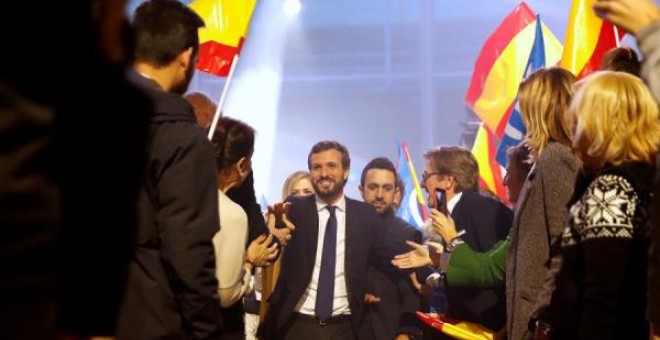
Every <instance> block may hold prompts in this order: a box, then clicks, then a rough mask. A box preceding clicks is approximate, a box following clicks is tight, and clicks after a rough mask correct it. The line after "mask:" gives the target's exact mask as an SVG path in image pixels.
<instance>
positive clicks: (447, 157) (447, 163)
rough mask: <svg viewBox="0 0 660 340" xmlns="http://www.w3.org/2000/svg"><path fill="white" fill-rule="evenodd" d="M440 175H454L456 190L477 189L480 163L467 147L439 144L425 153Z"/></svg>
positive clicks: (425, 156)
mask: <svg viewBox="0 0 660 340" xmlns="http://www.w3.org/2000/svg"><path fill="white" fill-rule="evenodd" d="M424 158H426V159H428V160H429V161H431V164H432V165H433V168H434V169H435V172H436V173H437V174H439V175H445V176H452V177H454V179H455V180H456V192H461V191H464V190H469V189H477V188H478V184H479V164H478V163H477V159H476V158H474V155H472V153H471V152H470V151H468V150H467V149H464V148H461V147H458V146H438V147H435V148H433V149H430V150H429V151H427V152H426V153H424Z"/></svg>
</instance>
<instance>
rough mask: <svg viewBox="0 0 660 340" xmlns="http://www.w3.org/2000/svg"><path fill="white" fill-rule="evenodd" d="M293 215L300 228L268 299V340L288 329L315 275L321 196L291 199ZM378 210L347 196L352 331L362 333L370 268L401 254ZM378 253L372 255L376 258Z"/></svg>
mask: <svg viewBox="0 0 660 340" xmlns="http://www.w3.org/2000/svg"><path fill="white" fill-rule="evenodd" d="M290 201H291V203H292V204H291V208H290V210H289V215H288V217H289V219H290V221H291V222H292V223H293V224H294V225H295V226H296V229H295V231H294V232H293V238H292V240H291V241H290V242H289V244H288V245H287V247H286V251H284V255H283V257H282V269H281V271H280V277H279V279H278V281H277V285H276V286H275V289H274V290H273V293H272V294H271V296H270V299H269V304H270V307H269V311H268V315H267V316H266V320H265V324H264V334H263V335H264V336H265V337H266V338H278V335H277V334H278V332H282V331H283V330H285V329H286V326H287V322H288V321H289V320H290V317H291V316H292V315H293V313H294V312H295V311H294V309H295V307H296V305H297V304H298V302H299V300H300V298H301V297H302V295H303V293H304V292H305V290H306V289H307V286H308V285H309V282H310V281H311V279H312V272H313V270H314V260H315V254H316V249H317V248H316V247H317V246H318V244H317V243H318V225H319V219H318V218H319V217H318V211H317V209H316V196H315V195H311V196H307V197H300V198H299V197H292V198H290ZM381 223H382V221H380V219H379V217H378V215H377V214H376V211H375V210H374V208H373V207H372V206H371V205H369V204H366V203H363V202H358V201H355V200H352V199H350V198H346V256H345V258H346V263H345V264H344V265H345V270H346V288H347V290H348V296H349V298H348V300H349V306H350V310H351V316H352V318H351V322H352V324H353V329H354V331H355V332H356V333H358V330H359V328H360V327H359V326H360V324H361V323H362V322H363V319H364V312H365V310H364V295H365V293H366V292H367V275H365V273H366V272H367V268H368V266H369V264H371V263H378V264H379V265H383V264H384V263H389V260H390V259H391V258H392V257H393V256H394V255H395V254H398V253H402V252H405V251H406V250H407V249H408V247H406V249H403V247H401V246H397V245H396V244H395V243H394V242H392V241H391V240H389V239H388V238H387V237H386V234H385V233H382V232H379V230H381V228H380V224H381ZM372 255H373V256H374V257H373V258H372V257H371V256H372Z"/></svg>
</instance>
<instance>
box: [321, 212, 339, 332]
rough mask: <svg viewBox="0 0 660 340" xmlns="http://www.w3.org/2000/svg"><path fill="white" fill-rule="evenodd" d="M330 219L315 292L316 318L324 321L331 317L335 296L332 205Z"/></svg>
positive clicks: (335, 224)
mask: <svg viewBox="0 0 660 340" xmlns="http://www.w3.org/2000/svg"><path fill="white" fill-rule="evenodd" d="M327 208H328V211H329V212H330V218H328V223H327V224H326V225H325V236H324V237H323V253H322V255H321V271H320V273H319V281H318V285H317V290H316V316H317V317H318V318H319V320H320V321H326V320H328V319H329V318H330V317H331V316H332V302H333V300H334V294H335V262H336V261H335V260H336V253H337V216H336V215H335V210H336V209H337V207H335V206H333V205H328V206H327Z"/></svg>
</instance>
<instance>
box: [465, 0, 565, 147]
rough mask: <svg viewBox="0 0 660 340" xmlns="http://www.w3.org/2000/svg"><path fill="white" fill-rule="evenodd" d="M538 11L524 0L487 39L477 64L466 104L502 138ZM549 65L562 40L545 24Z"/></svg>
mask: <svg viewBox="0 0 660 340" xmlns="http://www.w3.org/2000/svg"><path fill="white" fill-rule="evenodd" d="M535 24H536V13H535V12H534V11H533V10H532V9H531V8H530V7H529V6H528V5H527V4H526V3H524V2H521V3H520V4H519V5H518V6H516V8H514V10H513V11H512V12H511V13H509V15H507V17H506V18H505V19H504V20H503V21H502V23H500V25H499V26H498V27H497V29H496V30H495V32H493V33H492V34H491V35H490V37H488V39H487V40H486V43H485V44H484V45H483V47H482V48H481V52H480V54H479V57H478V58H477V61H476V62H475V65H474V71H473V73H472V80H471V82H470V86H469V88H468V91H467V94H466V95H465V102H466V104H467V105H468V106H469V107H470V108H471V109H472V110H473V111H474V112H475V113H476V114H477V116H479V118H481V120H482V121H483V122H484V124H485V125H486V127H487V128H488V129H489V130H490V131H492V132H494V133H495V135H496V136H497V137H498V138H501V137H502V135H503V133H504V129H505V128H506V123H507V120H508V115H509V114H510V112H511V111H512V109H513V105H514V103H515V99H516V96H517V95H518V87H519V86H520V82H521V81H522V80H523V76H524V74H525V68H526V67H527V62H528V60H529V54H530V51H531V50H532V46H533V45H534V36H535V33H536V32H535V29H536V26H535ZM542 32H543V40H544V42H545V60H546V65H554V64H556V63H557V62H558V61H559V58H560V57H561V44H560V43H559V41H558V40H557V38H556V37H555V36H554V34H552V32H551V31H550V30H549V29H548V28H547V27H546V26H545V25H542Z"/></svg>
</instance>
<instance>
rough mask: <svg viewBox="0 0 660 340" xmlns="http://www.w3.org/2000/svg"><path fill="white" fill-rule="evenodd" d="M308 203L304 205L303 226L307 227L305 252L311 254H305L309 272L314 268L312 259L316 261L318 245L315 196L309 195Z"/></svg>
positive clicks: (317, 218)
mask: <svg viewBox="0 0 660 340" xmlns="http://www.w3.org/2000/svg"><path fill="white" fill-rule="evenodd" d="M308 202H309V204H308V205H307V207H306V213H305V214H304V215H305V219H306V221H305V223H304V224H303V226H304V227H305V228H307V229H308V230H306V233H305V234H306V235H307V250H308V251H307V252H306V253H305V254H309V255H311V256H307V260H308V261H309V263H308V265H309V268H311V270H310V271H309V272H310V273H311V272H312V271H313V270H314V261H316V249H317V247H318V238H319V212H318V209H317V208H316V197H315V195H311V199H310V200H308Z"/></svg>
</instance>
